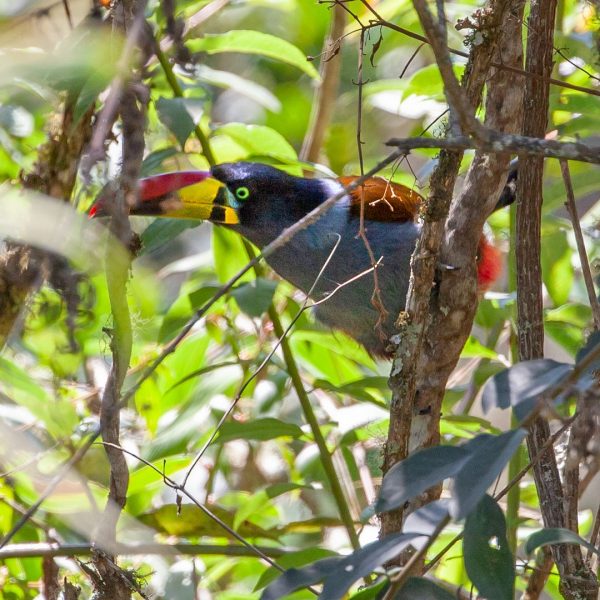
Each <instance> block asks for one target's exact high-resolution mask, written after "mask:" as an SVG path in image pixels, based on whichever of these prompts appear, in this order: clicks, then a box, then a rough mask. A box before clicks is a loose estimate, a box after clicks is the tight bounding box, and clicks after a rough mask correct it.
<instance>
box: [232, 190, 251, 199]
mask: <svg viewBox="0 0 600 600" xmlns="http://www.w3.org/2000/svg"><path fill="white" fill-rule="evenodd" d="M248 196H250V190H249V189H248V188H247V187H239V188H237V189H236V190H235V197H236V198H237V199H238V200H246V199H247V198H248Z"/></svg>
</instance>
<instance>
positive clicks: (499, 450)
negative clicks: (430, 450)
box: [450, 429, 527, 520]
mask: <svg viewBox="0 0 600 600" xmlns="http://www.w3.org/2000/svg"><path fill="white" fill-rule="evenodd" d="M526 435H527V432H526V431H525V430H524V429H514V430H511V431H507V432H505V433H502V434H500V435H488V434H482V435H478V436H477V437H475V438H473V439H472V440H471V441H470V442H467V443H466V444H465V445H464V446H462V448H463V449H464V450H466V451H467V452H468V453H469V454H470V458H469V459H468V460H467V461H466V462H464V463H463V465H462V467H461V469H460V471H459V472H458V473H457V475H456V477H455V478H454V482H453V486H452V501H451V502H450V514H451V515H452V517H454V518H455V519H456V520H460V519H462V518H464V517H466V516H467V515H469V514H470V513H471V511H472V510H473V509H474V508H475V506H476V505H477V503H478V502H479V500H480V498H482V497H483V496H484V494H485V492H486V490H487V489H488V488H489V487H490V486H491V485H492V483H494V480H495V479H496V477H498V476H499V475H500V473H502V470H503V469H504V467H505V466H506V464H507V463H508V461H509V460H510V458H511V456H512V455H513V454H514V453H515V452H516V450H517V448H518V447H519V446H520V445H521V442H522V441H523V440H524V439H525V436H526Z"/></svg>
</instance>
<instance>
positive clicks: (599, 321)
mask: <svg viewBox="0 0 600 600" xmlns="http://www.w3.org/2000/svg"><path fill="white" fill-rule="evenodd" d="M560 170H561V173H562V176H563V180H564V182H565V190H566V192H567V201H566V202H565V205H566V207H567V211H568V212H569V216H570V217H571V223H572V224H573V233H574V234H575V242H576V243H577V252H578V253H579V262H580V263H581V272H582V273H583V280H584V281H585V287H586V290H587V293H588V298H589V300H590V307H591V309H592V316H593V318H594V325H595V328H596V330H600V302H598V297H597V295H596V290H595V289H594V279H593V278H592V271H591V269H590V262H589V260H588V256H587V252H586V250H585V243H584V241H583V233H582V232H581V223H580V222H579V215H578V214H577V204H576V203H575V194H574V192H573V184H572V182H571V173H570V171H569V163H568V162H567V161H566V160H561V161H560Z"/></svg>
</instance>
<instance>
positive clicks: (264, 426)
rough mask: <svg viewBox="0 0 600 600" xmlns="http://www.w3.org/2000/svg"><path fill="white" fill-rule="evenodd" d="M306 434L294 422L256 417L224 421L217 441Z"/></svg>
mask: <svg viewBox="0 0 600 600" xmlns="http://www.w3.org/2000/svg"><path fill="white" fill-rule="evenodd" d="M303 435H304V433H303V431H302V429H300V427H298V425H295V424H294V423H284V422H283V421H280V420H279V419H274V418H265V419H254V420H252V421H246V422H244V423H241V422H239V421H230V422H229V423H224V424H223V426H222V427H221V429H220V431H219V435H218V437H217V439H216V441H215V443H220V444H224V443H225V442H230V441H231V440H256V441H261V442H264V441H265V440H273V439H275V438H279V437H291V438H299V437H302V436H303Z"/></svg>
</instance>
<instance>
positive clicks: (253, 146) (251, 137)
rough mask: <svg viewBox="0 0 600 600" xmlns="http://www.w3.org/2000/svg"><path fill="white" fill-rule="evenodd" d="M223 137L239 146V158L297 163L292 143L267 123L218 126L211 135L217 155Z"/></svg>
mask: <svg viewBox="0 0 600 600" xmlns="http://www.w3.org/2000/svg"><path fill="white" fill-rule="evenodd" d="M223 137H226V138H229V139H230V140H233V142H235V144H236V145H237V146H238V148H239V156H238V157H237V160H250V159H254V160H258V159H261V158H262V159H265V158H267V159H273V160H275V161H278V162H281V163H283V164H291V165H295V163H296V162H297V160H298V157H297V155H296V151H295V150H294V148H293V147H292V146H291V144H290V143H289V142H288V141H287V140H286V139H285V138H284V137H283V136H282V135H281V134H280V133H279V132H277V131H275V130H274V129H272V128H271V127H266V126H265V125H246V124H245V123H227V125H223V126H221V127H218V128H217V129H216V130H215V131H214V133H213V136H212V137H211V140H212V141H213V144H214V145H215V152H216V154H217V156H219V140H221V139H223ZM230 160H231V159H230ZM293 174H295V175H300V174H301V172H299V170H298V169H297V170H296V172H294V173H293Z"/></svg>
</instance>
